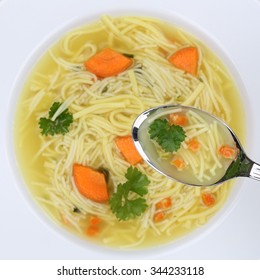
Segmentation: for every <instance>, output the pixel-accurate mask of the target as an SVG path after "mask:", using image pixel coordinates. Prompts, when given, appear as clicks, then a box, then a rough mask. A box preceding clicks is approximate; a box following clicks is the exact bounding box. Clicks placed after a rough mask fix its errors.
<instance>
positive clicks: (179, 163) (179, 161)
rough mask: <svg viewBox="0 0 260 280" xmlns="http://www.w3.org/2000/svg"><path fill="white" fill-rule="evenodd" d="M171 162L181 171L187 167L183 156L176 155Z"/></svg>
mask: <svg viewBox="0 0 260 280" xmlns="http://www.w3.org/2000/svg"><path fill="white" fill-rule="evenodd" d="M171 164H172V165H173V166H175V167H176V168H177V170H179V171H182V170H183V169H184V168H185V167H186V163H185V161H184V160H183V159H182V158H181V157H174V158H173V160H172V161H171Z"/></svg>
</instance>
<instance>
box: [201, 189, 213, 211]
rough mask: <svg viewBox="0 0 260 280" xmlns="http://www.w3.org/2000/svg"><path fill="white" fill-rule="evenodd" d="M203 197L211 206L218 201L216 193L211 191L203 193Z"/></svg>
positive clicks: (205, 202)
mask: <svg viewBox="0 0 260 280" xmlns="http://www.w3.org/2000/svg"><path fill="white" fill-rule="evenodd" d="M201 198H202V201H203V203H204V204H205V205H206V206H208V207H211V206H213V205H214V204H215V203H216V197H215V195H214V194H212V193H210V192H204V193H202V195H201Z"/></svg>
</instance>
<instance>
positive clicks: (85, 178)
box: [73, 164, 108, 202]
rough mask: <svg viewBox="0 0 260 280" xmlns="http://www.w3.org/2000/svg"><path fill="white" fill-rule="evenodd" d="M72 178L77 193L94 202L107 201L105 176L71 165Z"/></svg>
mask: <svg viewBox="0 0 260 280" xmlns="http://www.w3.org/2000/svg"><path fill="white" fill-rule="evenodd" d="M73 177H74V181H75V184H76V186H77V188H78V190H79V192H80V193H81V194H82V195H84V196H85V197H87V198H89V199H91V200H94V201H96V202H106V201H108V190H107V183H106V179H105V175H104V174H103V173H100V172H98V171H95V170H94V169H92V168H90V167H87V166H83V165H80V164H74V165H73Z"/></svg>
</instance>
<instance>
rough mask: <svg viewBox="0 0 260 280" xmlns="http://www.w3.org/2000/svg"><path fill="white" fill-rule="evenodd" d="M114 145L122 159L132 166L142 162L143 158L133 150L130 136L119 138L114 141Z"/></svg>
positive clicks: (133, 146)
mask: <svg viewBox="0 0 260 280" xmlns="http://www.w3.org/2000/svg"><path fill="white" fill-rule="evenodd" d="M115 142H116V145H117V147H118V149H119V150H120V152H121V153H122V155H123V156H124V158H125V159H126V160H127V161H128V162H129V163H130V164H132V165H135V164H137V163H141V162H143V158H142V157H141V156H140V154H139V153H138V151H137V149H136V148H135V145H134V142H133V140H132V137H131V136H119V137H117V138H116V139H115Z"/></svg>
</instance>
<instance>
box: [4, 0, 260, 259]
mask: <svg viewBox="0 0 260 280" xmlns="http://www.w3.org/2000/svg"><path fill="white" fill-rule="evenodd" d="M113 8H122V9H125V10H126V11H127V9H128V8H129V9H130V10H131V9H132V10H138V9H141V10H143V11H146V10H147V11H149V10H153V11H156V10H158V11H160V12H161V13H162V14H163V13H164V12H165V13H169V12H170V11H173V12H174V13H177V14H180V15H181V16H183V17H185V18H187V19H188V20H189V21H192V22H194V23H196V24H197V25H198V26H200V27H202V28H203V29H205V30H207V32H209V33H210V34H211V36H213V37H214V38H215V39H216V40H217V41H218V42H220V43H221V45H222V47H223V48H224V49H225V51H226V52H227V53H228V55H229V57H230V59H231V60H232V61H233V62H234V64H235V65H236V67H237V70H238V71H239V72H240V76H241V78H242V80H243V82H244V84H245V86H246V89H247V92H248V100H249V105H248V107H247V111H248V113H249V115H250V118H251V121H252V125H251V128H252V129H251V130H252V131H250V134H251V133H252V136H251V138H250V139H249V140H250V141H249V143H250V147H247V150H248V151H249V152H248V155H249V156H250V157H252V158H254V159H255V160H256V161H258V162H260V148H259V143H260V124H259V121H258V120H260V35H259V34H260V2H259V1H257V0H228V1H226V0H219V1H213V0H211V1H210V0H204V1H203V0H196V1H194V0H157V1H156V0H148V1H145V0H142V1H141V0H130V1H126V0H121V1H117V0H95V1H93V0H92V1H90V0H37V1H34V0H7V1H0V124H1V125H0V131H1V132H0V190H1V191H0V259H98V258H103V259H109V258H120V257H119V255H116V254H112V252H111V254H108V252H104V253H102V251H99V250H94V249H93V248H92V247H91V248H88V247H86V246H79V245H78V244H76V243H73V242H71V241H69V240H68V239H65V238H61V237H60V235H58V234H57V233H56V232H55V231H53V230H50V228H49V227H48V226H46V224H45V223H43V222H42V220H41V219H39V218H38V217H37V216H36V215H34V213H33V211H32V210H31V208H30V207H28V206H27V203H26V201H25V199H24V197H23V195H22V194H21V192H20V191H19V189H20V186H17V185H16V184H15V180H13V173H12V172H11V169H10V167H9V165H8V160H7V153H6V144H8V143H6V141H9V140H8V139H7V138H6V135H5V132H6V129H8V126H10V125H11V124H10V123H9V122H8V108H9V107H8V106H9V101H10V98H11V92H12V91H11V89H12V86H13V83H14V80H15V77H16V75H17V72H18V70H19V68H20V66H21V65H22V64H23V62H24V61H25V59H26V57H27V56H28V55H30V53H31V52H32V50H33V49H34V48H35V47H36V46H37V45H38V44H39V42H40V41H41V40H42V39H43V38H44V37H46V36H47V35H48V34H50V33H51V32H52V31H53V29H56V28H57V27H59V26H60V25H63V24H64V23H66V22H67V21H69V20H71V19H73V18H76V17H78V16H80V17H81V16H84V15H88V14H92V13H94V14H98V13H100V14H103V13H106V12H109V11H111V10H113ZM243 188H244V189H243V192H242V194H241V196H240V200H239V202H238V203H237V205H236V207H235V208H234V209H233V211H232V212H231V213H230V215H229V216H228V217H227V218H226V219H225V220H224V222H223V223H222V224H221V225H219V226H218V227H217V228H216V229H215V230H214V232H211V233H210V234H208V235H207V236H206V237H204V238H203V239H201V240H198V241H197V242H195V243H193V244H190V245H189V246H188V247H186V248H183V249H182V250H179V251H177V252H174V253H168V254H166V255H164V256H161V258H168V259H260V182H256V181H253V180H250V179H247V180H245V182H244V185H243ZM141 257H142V255H140V254H139V253H136V254H135V253H133V254H129V255H123V256H122V257H121V259H122V258H125V259H127V258H141ZM146 257H147V256H146ZM157 257H158V256H156V255H153V254H152V252H151V254H150V255H149V258H157Z"/></svg>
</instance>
